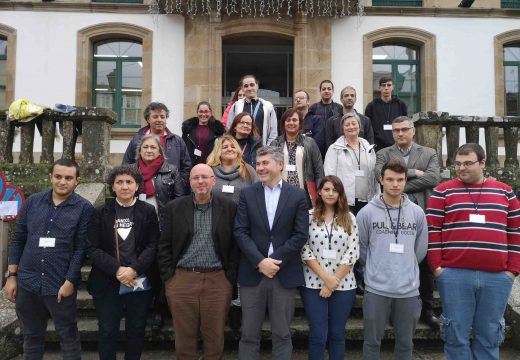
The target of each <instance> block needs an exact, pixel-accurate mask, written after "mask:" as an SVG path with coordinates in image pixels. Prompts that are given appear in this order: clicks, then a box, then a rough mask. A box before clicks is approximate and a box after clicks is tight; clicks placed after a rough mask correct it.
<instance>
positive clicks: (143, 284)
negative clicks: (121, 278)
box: [114, 221, 152, 295]
mask: <svg viewBox="0 0 520 360" xmlns="http://www.w3.org/2000/svg"><path fill="white" fill-rule="evenodd" d="M114 238H115V242H116V259H117V261H118V262H119V263H121V260H120V259H119V239H118V237H117V226H116V223H115V221H114ZM135 280H136V281H137V285H136V286H126V285H125V284H121V283H120V284H119V295H126V294H131V293H135V292H140V291H149V290H151V289H152V284H151V283H150V280H148V278H147V277H146V276H144V275H143V276H138V277H137V278H136V279H135Z"/></svg>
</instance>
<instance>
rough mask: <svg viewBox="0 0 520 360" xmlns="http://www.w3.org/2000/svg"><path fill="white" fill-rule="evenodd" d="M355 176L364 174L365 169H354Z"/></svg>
mask: <svg viewBox="0 0 520 360" xmlns="http://www.w3.org/2000/svg"><path fill="white" fill-rule="evenodd" d="M354 175H355V176H365V170H356V172H355V173H354Z"/></svg>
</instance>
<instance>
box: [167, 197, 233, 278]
mask: <svg viewBox="0 0 520 360" xmlns="http://www.w3.org/2000/svg"><path fill="white" fill-rule="evenodd" d="M193 205H194V204H193V197H192V195H186V196H182V197H180V198H177V199H175V200H173V201H170V202H169V203H168V204H167V205H166V217H165V224H164V231H163V232H162V234H161V239H160V241H159V253H158V256H157V262H158V264H159V273H160V274H161V278H162V280H163V281H166V280H168V279H169V278H171V277H172V276H173V275H175V270H176V268H177V263H178V262H179V260H180V259H181V258H182V256H183V255H184V253H185V252H186V250H188V247H189V245H190V243H191V241H192V239H193V234H194V233H195V231H194V220H193V214H194V213H193V212H194V206H193ZM211 206H212V208H211V235H212V238H213V244H214V246H215V252H216V254H217V256H218V257H219V260H220V262H221V263H222V267H223V269H224V271H225V273H226V278H227V279H228V280H229V282H230V283H231V284H235V282H236V273H237V267H238V257H239V250H238V246H237V243H236V241H235V238H234V236H233V223H234V220H235V215H236V205H235V203H234V202H233V201H231V200H230V199H227V198H225V197H223V196H222V195H218V194H213V198H212V204H211Z"/></svg>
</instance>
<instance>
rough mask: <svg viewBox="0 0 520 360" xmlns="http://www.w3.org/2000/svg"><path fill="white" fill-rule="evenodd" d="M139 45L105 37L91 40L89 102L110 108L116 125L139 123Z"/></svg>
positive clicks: (140, 78)
mask: <svg viewBox="0 0 520 360" xmlns="http://www.w3.org/2000/svg"><path fill="white" fill-rule="evenodd" d="M142 68H143V60H142V45H141V44H140V43H139V42H137V41H133V40H126V39H109V40H103V41H98V42H96V43H95V44H94V59H93V76H92V80H93V84H92V89H93V93H92V105H93V106H98V107H105V108H109V109H112V110H113V111H114V112H115V113H116V114H117V124H116V126H118V127H130V128H131V127H140V126H141V93H142V87H143V86H142V78H143V76H142V72H143V71H142Z"/></svg>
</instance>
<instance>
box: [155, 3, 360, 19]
mask: <svg viewBox="0 0 520 360" xmlns="http://www.w3.org/2000/svg"><path fill="white" fill-rule="evenodd" d="M149 12H150V14H152V15H154V16H157V15H159V14H184V15H186V16H188V17H190V18H194V17H196V16H207V17H215V18H220V17H221V16H224V15H227V16H228V17H235V16H236V17H252V18H256V17H265V16H272V17H274V18H276V19H277V20H280V19H282V18H284V17H292V16H294V15H305V16H310V17H315V16H321V17H332V18H341V17H344V16H350V15H353V14H355V15H358V16H362V15H363V14H364V5H363V0H186V1H181V0H151V3H150V7H149Z"/></svg>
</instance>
